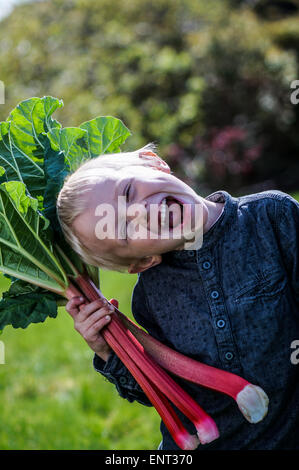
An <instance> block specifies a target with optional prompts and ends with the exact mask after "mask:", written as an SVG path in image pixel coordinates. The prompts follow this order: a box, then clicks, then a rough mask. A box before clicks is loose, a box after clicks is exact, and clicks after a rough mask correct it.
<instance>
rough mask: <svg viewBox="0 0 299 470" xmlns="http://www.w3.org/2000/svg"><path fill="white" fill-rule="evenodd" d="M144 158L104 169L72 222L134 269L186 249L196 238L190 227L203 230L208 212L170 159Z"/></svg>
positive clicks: (101, 250) (93, 246) (92, 243)
mask: <svg viewBox="0 0 299 470" xmlns="http://www.w3.org/2000/svg"><path fill="white" fill-rule="evenodd" d="M139 157H140V160H139V161H140V163H141V164H138V165H128V166H123V167H122V169H121V170H115V169H112V168H107V169H105V176H101V177H99V183H97V185H96V186H95V188H94V189H93V190H92V192H91V193H89V195H88V209H87V210H86V211H85V212H84V213H83V214H81V215H79V216H78V217H77V218H76V219H75V221H74V223H73V229H74V231H75V233H76V235H77V236H78V237H79V239H80V240H81V242H82V243H83V244H84V245H85V246H87V247H88V248H89V249H90V250H92V251H94V252H96V253H98V254H99V255H104V257H105V253H109V254H113V256H116V257H117V258H118V259H120V260H121V261H123V262H124V263H126V264H127V266H129V265H131V268H130V269H129V272H132V273H133V272H138V271H142V270H144V269H147V268H148V267H151V266H153V265H155V264H158V262H160V261H161V256H160V255H161V254H162V253H166V252H168V251H172V250H178V249H183V248H184V244H185V242H186V239H187V240H189V241H190V240H192V237H191V239H190V233H191V232H190V229H191V230H192V231H195V230H197V231H198V230H201V229H202V226H203V224H204V223H205V220H206V217H207V214H206V212H205V206H204V205H203V203H202V202H203V199H202V198H201V197H200V196H198V195H197V194H196V193H195V192H194V191H193V189H192V188H190V186H188V185H187V184H185V183H184V182H183V181H181V180H179V179H178V178H176V177H175V176H173V175H172V174H170V169H169V167H168V166H167V164H166V163H165V162H163V161H162V160H161V159H159V157H157V156H156V155H155V154H153V153H151V152H146V154H143V155H140V156H139ZM139 161H138V163H139ZM158 170H160V171H158ZM163 206H165V207H163ZM165 209H166V210H165ZM100 215H101V217H99V216H100ZM107 229H108V231H107ZM186 234H187V238H186ZM174 237H175V238H174ZM188 237H189V238H188ZM146 260H147V261H146ZM148 264H149V265H148ZM136 266H137V267H136Z"/></svg>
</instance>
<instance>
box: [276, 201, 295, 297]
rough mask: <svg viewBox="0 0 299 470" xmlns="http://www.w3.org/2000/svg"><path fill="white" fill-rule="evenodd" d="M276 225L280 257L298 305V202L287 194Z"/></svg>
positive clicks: (282, 202)
mask: <svg viewBox="0 0 299 470" xmlns="http://www.w3.org/2000/svg"><path fill="white" fill-rule="evenodd" d="M277 227H278V244H279V247H280V250H281V254H282V259H283V262H284V265H285V268H286V271H287V273H288V276H289V280H290V285H291V288H292V290H293V292H294V297H295V301H296V303H297V305H299V261H298V259H299V203H298V202H297V201H296V200H295V199H293V198H292V197H291V196H289V195H287V196H286V197H284V199H283V200H282V201H281V204H280V205H279V211H278V216H277Z"/></svg>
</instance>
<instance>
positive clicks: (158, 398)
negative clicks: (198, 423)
mask: <svg viewBox="0 0 299 470" xmlns="http://www.w3.org/2000/svg"><path fill="white" fill-rule="evenodd" d="M105 339H106V341H107V343H108V344H109V346H110V347H111V348H112V349H113V350H114V351H115V353H116V354H117V356H118V357H119V358H120V360H121V361H122V362H123V363H124V364H125V365H126V367H127V368H128V370H129V371H130V372H131V374H132V376H133V377H134V378H135V380H136V381H137V382H138V383H139V385H140V386H141V388H142V389H143V391H144V393H145V394H146V396H147V397H148V399H149V400H150V402H151V403H152V405H153V406H154V407H155V408H156V410H157V412H158V413H159V415H160V416H161V418H162V420H163V422H164V423H165V426H166V427H167V429H168V431H169V432H170V434H171V436H172V438H173V440H174V441H175V443H176V444H177V445H178V447H180V449H182V450H194V449H196V447H198V445H199V440H198V438H197V436H195V435H191V434H189V433H188V431H187V430H186V429H185V428H184V426H183V425H182V423H181V421H180V419H179V418H178V416H177V414H176V413H175V411H174V410H173V408H172V407H171V405H170V403H169V402H168V400H167V398H166V397H165V395H164V394H162V393H161V392H160V391H159V390H158V389H157V387H155V385H154V384H152V383H151V382H150V381H149V380H148V378H147V377H146V376H145V375H144V374H143V372H142V370H141V369H139V367H138V366H137V365H136V363H135V362H134V360H133V359H132V358H131V357H130V356H129V355H128V353H127V352H126V350H125V349H124V348H123V347H122V346H121V344H120V343H119V341H118V339H116V338H115V336H114V335H113V334H112V333H111V332H110V331H109V330H108V328H106V330H105Z"/></svg>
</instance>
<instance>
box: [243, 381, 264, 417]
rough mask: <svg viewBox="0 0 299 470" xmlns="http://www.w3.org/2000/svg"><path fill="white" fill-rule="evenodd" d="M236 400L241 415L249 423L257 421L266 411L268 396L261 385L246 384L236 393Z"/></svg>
mask: <svg viewBox="0 0 299 470" xmlns="http://www.w3.org/2000/svg"><path fill="white" fill-rule="evenodd" d="M236 402H237V404H238V407H239V409H240V411H241V413H242V414H243V416H244V417H245V418H246V419H247V421H249V423H258V422H260V421H262V419H263V418H264V417H265V416H266V414H267V413H268V404H269V398H268V397H267V395H266V393H265V392H264V390H263V389H262V388H261V387H258V386H257V385H252V384H249V385H246V387H244V388H243V390H241V392H239V393H238V395H237V398H236Z"/></svg>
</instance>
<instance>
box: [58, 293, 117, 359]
mask: <svg viewBox="0 0 299 470" xmlns="http://www.w3.org/2000/svg"><path fill="white" fill-rule="evenodd" d="M111 302H113V303H114V305H115V306H117V305H118V303H117V301H116V300H114V299H112V300H111ZM80 306H81V308H80ZM65 308H66V311H67V312H68V313H69V314H70V315H71V317H72V318H73V319H74V326H75V330H76V331H78V333H80V335H81V336H82V337H83V338H84V339H85V341H86V342H87V344H88V346H89V347H90V348H91V349H92V350H93V351H94V352H95V353H96V354H97V355H98V356H99V357H100V358H101V359H103V360H104V361H107V359H108V356H109V353H110V352H111V348H110V346H108V344H107V343H106V341H105V340H104V338H103V336H102V335H101V333H100V332H101V329H102V328H103V327H104V326H105V325H107V323H109V321H110V320H111V317H110V315H111V314H112V313H113V311H114V308H113V307H112V306H111V305H109V304H108V302H107V300H106V299H97V300H94V301H93V302H91V303H89V304H86V303H85V301H84V299H83V297H73V298H72V299H71V300H69V301H68V303H67V304H66V306H65Z"/></svg>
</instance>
